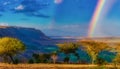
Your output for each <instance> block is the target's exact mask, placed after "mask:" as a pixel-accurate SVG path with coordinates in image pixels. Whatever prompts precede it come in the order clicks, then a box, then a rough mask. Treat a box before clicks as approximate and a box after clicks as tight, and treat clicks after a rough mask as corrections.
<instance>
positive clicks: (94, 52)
mask: <svg viewBox="0 0 120 69" xmlns="http://www.w3.org/2000/svg"><path fill="white" fill-rule="evenodd" d="M80 45H81V46H82V47H83V49H85V51H86V52H87V53H88V54H89V55H90V56H91V58H92V64H94V63H95V61H96V59H97V57H98V54H99V53H100V52H101V51H104V50H107V49H109V46H108V44H107V43H104V42H98V41H93V40H81V41H80Z"/></svg>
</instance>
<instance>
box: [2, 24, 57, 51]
mask: <svg viewBox="0 0 120 69" xmlns="http://www.w3.org/2000/svg"><path fill="white" fill-rule="evenodd" d="M0 37H13V38H18V39H19V40H21V41H22V42H24V43H25V45H26V47H27V50H26V53H33V52H49V51H50V50H49V47H50V48H56V47H55V46H54V45H55V41H53V40H52V39H51V38H49V37H47V36H46V35H45V34H44V33H42V31H40V30H37V29H34V28H24V27H14V26H10V27H9V26H0ZM51 50H52V49H51Z"/></svg>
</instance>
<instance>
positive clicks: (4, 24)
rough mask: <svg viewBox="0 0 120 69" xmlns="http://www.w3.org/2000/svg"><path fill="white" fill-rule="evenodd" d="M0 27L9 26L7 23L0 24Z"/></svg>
mask: <svg viewBox="0 0 120 69" xmlns="http://www.w3.org/2000/svg"><path fill="white" fill-rule="evenodd" d="M0 26H9V25H8V23H4V22H2V23H0Z"/></svg>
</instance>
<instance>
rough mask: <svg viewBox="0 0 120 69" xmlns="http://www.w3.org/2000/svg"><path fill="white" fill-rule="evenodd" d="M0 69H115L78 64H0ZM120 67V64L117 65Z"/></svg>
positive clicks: (112, 68)
mask: <svg viewBox="0 0 120 69" xmlns="http://www.w3.org/2000/svg"><path fill="white" fill-rule="evenodd" d="M0 69H115V68H114V66H113V65H104V66H97V65H80V64H17V65H13V64H3V63H1V64H0ZM118 69H120V65H118Z"/></svg>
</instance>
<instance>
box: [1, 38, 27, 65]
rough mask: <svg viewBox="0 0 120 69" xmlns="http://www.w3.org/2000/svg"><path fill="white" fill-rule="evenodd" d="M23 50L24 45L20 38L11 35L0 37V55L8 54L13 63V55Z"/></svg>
mask: <svg viewBox="0 0 120 69" xmlns="http://www.w3.org/2000/svg"><path fill="white" fill-rule="evenodd" d="M24 51H25V45H24V43H22V42H21V41H20V40H18V39H16V38H11V37H4V38H1V39H0V55H1V56H8V57H9V58H10V59H11V61H12V63H15V60H14V58H13V56H15V55H16V54H19V53H22V52H24Z"/></svg>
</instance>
